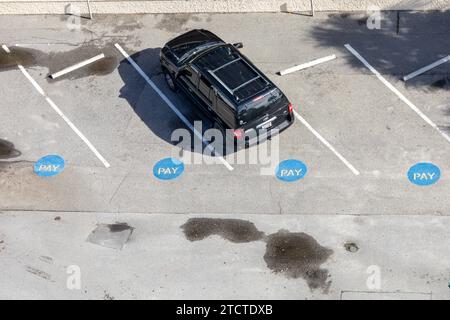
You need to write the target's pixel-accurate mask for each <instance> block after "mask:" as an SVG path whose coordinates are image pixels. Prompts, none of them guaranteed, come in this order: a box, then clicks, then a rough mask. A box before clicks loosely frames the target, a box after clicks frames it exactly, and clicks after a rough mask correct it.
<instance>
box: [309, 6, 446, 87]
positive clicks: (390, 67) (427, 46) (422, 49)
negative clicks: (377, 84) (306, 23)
mask: <svg viewBox="0 0 450 320" xmlns="http://www.w3.org/2000/svg"><path fill="white" fill-rule="evenodd" d="M381 16H382V20H381V29H378V30H377V29H373V30H371V29H369V28H368V26H367V20H368V18H369V16H368V14H366V13H330V14H328V19H325V20H323V24H322V25H321V26H319V27H317V28H315V29H314V30H313V31H312V36H313V37H314V38H315V39H316V40H318V41H319V43H320V45H322V46H324V47H337V48H342V47H343V45H344V44H346V43H349V44H350V45H351V46H352V47H354V48H355V49H356V50H357V51H358V52H359V53H360V54H361V55H362V56H363V57H364V58H365V59H366V60H367V61H368V62H369V63H370V64H371V65H372V66H373V67H374V68H375V69H377V70H378V71H379V72H380V73H381V74H385V75H389V76H393V77H395V78H397V79H399V80H400V79H402V78H403V76H405V75H407V74H409V73H411V72H413V71H416V70H418V69H420V68H421V67H424V66H426V65H429V64H431V63H433V62H435V61H437V60H439V59H441V58H443V57H446V56H448V55H450V33H449V29H450V11H443V12H437V11H436V12H435V11H433V12H407V11H402V12H398V11H387V12H383V13H382V15H381ZM348 61H349V63H350V64H351V66H352V67H353V68H357V69H364V70H366V71H367V69H366V67H365V66H364V65H363V64H362V63H361V62H360V61H358V60H357V59H356V58H353V57H352V59H348ZM406 85H407V87H426V88H425V89H427V90H448V89H450V62H447V63H445V64H443V65H441V66H439V67H437V68H435V69H432V70H430V71H428V72H426V73H425V74H423V75H421V76H418V77H416V78H414V79H411V80H409V81H408V82H407V84H406Z"/></svg>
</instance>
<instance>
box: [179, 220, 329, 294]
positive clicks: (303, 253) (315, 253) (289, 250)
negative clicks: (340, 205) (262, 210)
mask: <svg viewBox="0 0 450 320" xmlns="http://www.w3.org/2000/svg"><path fill="white" fill-rule="evenodd" d="M181 228H182V229H183V231H184V234H185V236H186V238H187V239H188V240H190V241H199V240H203V239H205V238H207V237H209V236H211V235H218V236H221V237H222V238H224V239H226V240H229V241H231V242H234V243H248V242H251V241H258V240H261V241H265V242H266V252H265V254H264V257H263V258H264V261H265V262H266V264H267V267H268V268H269V269H270V270H272V271H273V272H275V273H282V274H284V275H285V276H286V277H288V278H293V279H297V278H303V279H304V280H305V281H306V283H307V285H308V287H309V288H310V289H311V290H314V289H322V290H323V292H324V293H328V289H329V287H330V285H331V281H330V280H329V277H330V276H329V273H328V270H327V269H322V268H320V266H321V265H322V264H323V263H325V262H326V261H327V260H328V258H329V257H330V256H331V255H332V254H333V251H332V250H331V249H328V248H325V247H322V246H321V245H320V244H319V243H318V242H317V241H316V240H315V239H314V238H313V237H311V236H310V235H307V234H306V233H294V232H289V231H286V230H280V231H278V232H277V233H273V234H270V235H268V236H266V235H265V234H264V233H263V232H261V231H259V230H258V229H257V228H256V227H255V225H254V224H253V223H252V222H249V221H245V220H239V219H213V218H192V219H189V220H188V221H187V222H186V223H185V224H184V225H182V226H181Z"/></svg>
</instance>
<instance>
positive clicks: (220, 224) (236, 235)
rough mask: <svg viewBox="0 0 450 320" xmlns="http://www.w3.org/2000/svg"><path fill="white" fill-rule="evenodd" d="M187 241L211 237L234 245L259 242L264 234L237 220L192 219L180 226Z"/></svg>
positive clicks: (249, 223)
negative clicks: (218, 237) (217, 237)
mask: <svg viewBox="0 0 450 320" xmlns="http://www.w3.org/2000/svg"><path fill="white" fill-rule="evenodd" d="M181 228H182V229H183V231H184V234H185V236H186V238H187V239H188V240H189V241H198V240H203V239H205V238H208V237H209V236H212V235H217V236H220V237H222V238H224V239H226V240H228V241H231V242H234V243H245V242H251V241H257V240H261V239H262V238H263V237H264V233H263V232H261V231H259V230H258V229H257V228H256V227H255V225H254V224H253V223H251V222H249V221H245V220H239V219H212V218H211V219H210V218H192V219H189V220H188V221H187V222H186V223H185V224H184V225H182V226H181Z"/></svg>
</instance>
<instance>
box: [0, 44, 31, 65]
mask: <svg viewBox="0 0 450 320" xmlns="http://www.w3.org/2000/svg"><path fill="white" fill-rule="evenodd" d="M9 50H10V51H11V52H10V53H7V52H6V51H4V50H0V71H7V70H12V69H15V68H17V65H18V64H20V65H22V66H23V67H25V68H27V67H30V66H34V65H36V64H37V60H36V57H37V56H38V54H39V51H37V50H33V49H27V48H20V47H10V48H9Z"/></svg>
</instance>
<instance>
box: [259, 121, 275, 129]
mask: <svg viewBox="0 0 450 320" xmlns="http://www.w3.org/2000/svg"><path fill="white" fill-rule="evenodd" d="M271 126H272V122H267V123H265V124H263V125H262V126H261V129H268V128H270V127H271Z"/></svg>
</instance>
